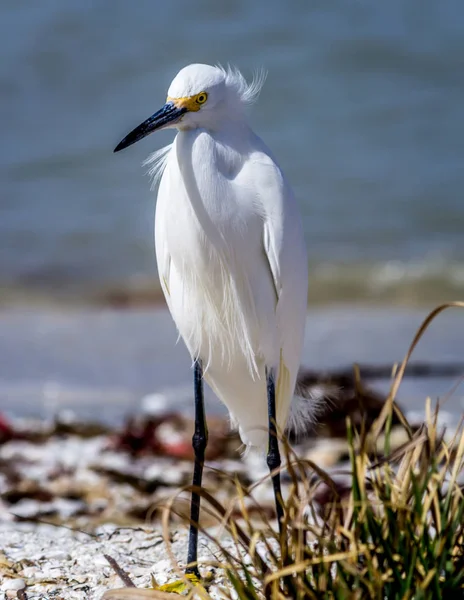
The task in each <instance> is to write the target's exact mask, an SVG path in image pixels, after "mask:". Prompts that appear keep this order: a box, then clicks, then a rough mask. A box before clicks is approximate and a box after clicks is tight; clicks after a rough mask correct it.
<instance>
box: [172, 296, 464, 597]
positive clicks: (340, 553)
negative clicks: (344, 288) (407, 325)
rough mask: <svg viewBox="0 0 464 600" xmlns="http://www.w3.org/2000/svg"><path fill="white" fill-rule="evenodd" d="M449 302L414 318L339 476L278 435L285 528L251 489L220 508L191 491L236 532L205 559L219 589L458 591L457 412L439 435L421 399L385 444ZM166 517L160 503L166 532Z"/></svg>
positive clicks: (463, 551)
mask: <svg viewBox="0 0 464 600" xmlns="http://www.w3.org/2000/svg"><path fill="white" fill-rule="evenodd" d="M450 306H454V307H457V306H459V307H464V303H450V304H447V305H443V306H441V307H439V308H437V309H436V310H435V311H433V312H432V313H431V314H430V315H429V317H427V319H426V320H425V321H424V324H423V325H422V327H421V328H420V329H419V331H418V332H417V334H416V337H415V339H414V341H413V343H412V344H411V348H410V350H409V352H408V353H407V355H406V358H405V360H404V362H403V364H402V365H401V367H400V369H399V370H398V373H397V375H396V377H395V379H394V381H393V383H392V387H391V393H390V395H389V398H388V400H387V402H386V404H385V407H384V410H383V411H382V413H381V415H380V417H379V418H378V420H377V421H376V422H375V423H374V424H373V426H372V427H371V428H370V430H369V431H365V430H356V431H355V430H354V429H353V428H351V427H350V426H349V427H348V430H349V446H350V465H351V468H350V472H349V473H348V477H349V483H348V485H344V486H343V487H341V486H340V485H339V484H337V478H336V477H334V475H333V474H332V476H330V475H329V474H328V473H327V472H325V471H324V470H322V469H321V468H319V467H318V466H317V465H316V464H314V463H312V462H310V461H305V460H301V459H299V458H298V457H297V456H295V455H294V454H293V453H292V451H291V450H290V448H289V447H288V445H287V465H286V470H287V473H288V476H289V477H290V478H291V482H292V485H291V493H290V494H289V495H288V497H287V498H286V500H285V529H286V531H287V536H286V537H285V539H284V538H282V539H279V535H278V534H277V533H276V530H277V528H276V526H275V524H271V523H270V522H269V520H268V517H267V516H266V513H265V511H264V510H260V507H259V506H255V505H254V504H253V489H243V488H241V487H240V486H239V485H237V498H236V499H235V500H234V505H233V507H232V506H229V507H227V508H226V507H223V506H221V505H220V504H219V503H218V502H217V501H216V500H215V499H214V498H213V497H212V496H211V495H210V494H208V493H207V492H205V491H203V492H202V496H203V505H206V508H207V509H208V510H210V511H211V512H214V513H215V514H216V515H218V518H219V519H220V521H221V523H222V525H223V526H224V528H225V529H226V530H227V531H228V533H229V534H230V536H232V538H233V540H234V541H235V549H231V548H232V546H231V545H230V544H229V545H227V547H225V546H224V544H222V545H221V541H220V540H217V544H218V546H219V548H220V554H221V555H222V556H221V558H220V559H218V562H217V565H216V566H217V567H220V568H222V569H224V570H225V572H226V575H227V580H228V583H229V584H230V585H229V588H228V589H225V590H224V597H237V595H238V597H239V598H240V599H246V600H257V599H258V598H271V599H273V600H274V599H276V600H277V599H278V598H279V599H280V598H284V597H287V598H288V597H290V598H295V599H303V598H311V599H312V598H314V599H320V598H334V599H335V598H336V599H346V598H352V599H357V598H363V599H364V598H373V599H374V598H375V599H377V598H379V599H383V598H388V599H389V600H392V599H397V598H398V599H400V598H401V599H413V598H414V599H428V598H430V599H432V598H433V599H434V600H438V599H440V598H452V597H453V598H454V597H464V595H462V594H463V591H464V490H463V486H462V481H461V483H460V480H459V477H460V475H461V472H462V470H463V467H464V430H463V423H462V421H461V422H460V423H458V424H457V427H456V431H455V433H454V435H453V436H450V435H447V436H445V435H444V432H443V431H440V428H439V427H438V425H437V417H438V410H439V408H438V406H437V408H436V409H435V410H432V409H431V404H430V402H429V403H428V404H427V411H426V412H427V418H426V422H425V423H424V424H423V426H422V427H421V428H420V429H419V430H418V431H416V432H415V433H414V434H413V433H412V432H411V428H410V427H409V425H408V423H407V421H406V419H405V418H404V416H403V415H402V414H401V413H400V414H399V415H398V416H399V417H400V421H401V422H402V424H403V427H404V428H405V430H406V432H407V434H408V436H409V441H408V442H407V443H406V444H404V446H403V447H402V448H400V449H397V450H395V452H394V453H390V452H389V436H390V425H391V419H392V415H393V411H394V410H395V411H399V409H398V408H397V407H396V405H395V404H394V402H393V400H394V398H395V395H396V392H397V390H398V387H399V385H400V382H401V378H402V376H403V373H404V369H405V367H406V364H407V361H408V360H409V356H410V355H411V353H412V350H413V349H414V347H415V345H416V344H417V342H418V341H419V339H420V337H421V336H422V334H423V333H424V331H425V330H426V328H427V326H428V325H429V323H430V322H431V321H432V320H433V318H434V317H435V316H436V315H438V314H439V313H440V312H442V311H443V310H444V309H445V308H449V307H450ZM380 436H382V439H384V440H385V442H384V443H385V452H384V457H386V458H378V459H377V458H375V457H372V453H369V452H368V451H367V447H368V445H369V447H370V448H372V443H369V444H368V442H372V438H374V439H379V437H380ZM445 437H446V440H445ZM345 475H346V474H345ZM322 497H323V498H324V502H323V503H321V498H322ZM250 506H253V509H254V510H253V511H252V514H251V511H250V509H249V507H250ZM237 510H239V511H240V513H241V519H240V521H241V526H240V525H239V522H238V521H237ZM232 515H233V516H232ZM257 515H258V517H257ZM168 517H169V515H168V513H166V514H165V525H166V533H167V531H168V528H167V523H168ZM204 533H205V534H206V535H209V534H208V532H207V531H205V532H204ZM194 589H195V593H197V594H199V596H200V597H203V598H209V597H210V596H209V594H208V591H207V587H206V586H205V587H203V586H196V587H195V588H194ZM191 593H194V590H193V589H191Z"/></svg>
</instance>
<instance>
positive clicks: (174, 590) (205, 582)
mask: <svg viewBox="0 0 464 600" xmlns="http://www.w3.org/2000/svg"><path fill="white" fill-rule="evenodd" d="M185 578H186V579H188V580H189V582H190V583H191V584H192V585H194V586H196V585H198V586H203V587H208V586H209V585H210V584H211V582H212V580H213V573H212V572H210V573H208V574H207V575H206V577H204V578H202V579H200V578H199V577H197V576H196V575H195V574H194V573H186V574H185ZM153 587H154V588H155V589H157V590H159V591H160V592H169V593H171V594H183V593H184V592H187V591H188V590H189V589H190V586H189V585H188V583H187V582H186V581H185V579H177V580H176V581H171V583H165V584H164V585H154V586H153Z"/></svg>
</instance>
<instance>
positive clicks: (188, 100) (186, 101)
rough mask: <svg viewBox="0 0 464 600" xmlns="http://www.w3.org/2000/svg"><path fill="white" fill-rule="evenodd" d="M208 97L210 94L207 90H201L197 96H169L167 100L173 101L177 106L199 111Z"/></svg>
mask: <svg viewBox="0 0 464 600" xmlns="http://www.w3.org/2000/svg"><path fill="white" fill-rule="evenodd" d="M207 99H208V94H207V93H206V92H200V93H199V94H196V95H195V96H188V97H185V98H171V97H170V96H168V97H167V99H166V102H172V103H173V104H174V105H175V106H177V108H186V109H187V110H189V111H192V112H197V111H198V110H200V108H201V106H202V104H204V103H205V102H206V100H207Z"/></svg>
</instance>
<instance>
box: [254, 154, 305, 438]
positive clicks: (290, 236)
mask: <svg viewBox="0 0 464 600" xmlns="http://www.w3.org/2000/svg"><path fill="white" fill-rule="evenodd" d="M256 162H257V163H259V168H256V167H257V165H256V164H255V168H254V169H253V172H254V173H255V176H256V174H259V175H258V180H257V181H256V185H257V189H258V190H259V197H260V203H261V211H262V214H263V219H264V230H263V246H264V252H265V256H266V259H267V262H268V266H269V269H270V271H271V274H272V279H273V281H274V286H275V292H276V308H275V315H276V320H277V331H278V335H279V338H280V361H279V367H278V378H277V382H276V408H277V421H278V424H279V426H280V427H281V428H284V427H285V421H286V418H287V414H288V409H289V405H290V401H291V398H292V396H293V393H294V389H295V382H296V376H297V373H298V369H299V366H300V360H301V350H302V345H303V338H304V326H305V320H306V306H307V289H308V266H307V254H306V247H305V241H304V235H303V229H302V222H301V218H300V216H299V212H298V207H297V203H296V200H295V197H294V195H293V192H292V190H291V188H290V186H289V185H288V183H287V182H286V181H285V178H284V176H283V175H282V172H281V171H280V169H279V168H278V167H277V165H276V164H275V162H274V160H273V159H272V158H271V157H270V156H269V155H268V154H261V153H260V154H258V156H257V158H256Z"/></svg>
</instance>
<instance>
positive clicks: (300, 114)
mask: <svg viewBox="0 0 464 600" xmlns="http://www.w3.org/2000/svg"><path fill="white" fill-rule="evenodd" d="M0 50H1V56H2V60H1V61H0V94H1V117H0V118H1V144H0V182H1V196H0V292H1V293H0V302H1V303H3V305H5V304H9V305H11V304H15V305H17V304H18V303H22V304H24V303H27V304H33V303H34V302H36V301H38V300H40V301H41V303H42V304H43V303H44V302H45V304H46V303H48V302H57V301H62V300H64V301H65V302H74V301H75V302H89V301H93V300H95V298H101V297H102V296H103V297H104V295H105V293H106V292H107V291H108V290H110V291H111V292H114V291H116V292H118V291H121V290H122V291H124V290H126V291H127V293H128V294H132V293H134V294H136V293H137V292H138V291H139V290H147V289H150V290H152V289H155V290H156V288H157V285H158V283H157V274H156V266H155V262H154V252H153V215H154V204H155V194H154V193H153V192H150V181H149V179H148V177H146V176H144V169H143V168H142V167H141V163H142V161H143V160H144V159H145V158H146V157H147V155H148V154H149V153H150V152H151V151H153V150H155V149H157V148H160V147H161V146H163V145H165V144H166V143H168V142H169V141H170V140H171V138H172V132H171V133H170V132H163V133H160V134H158V135H154V136H151V137H149V138H147V139H146V140H143V141H142V142H140V143H138V144H137V145H136V146H134V147H132V148H131V149H130V150H128V151H126V152H124V153H121V154H118V155H114V154H113V153H112V150H113V148H114V146H115V145H116V143H117V142H118V141H119V140H120V139H121V138H122V137H123V135H125V134H126V133H127V132H128V131H129V130H130V129H132V128H133V127H134V126H135V125H137V124H138V123H139V122H141V121H142V120H144V119H145V118H146V117H148V116H149V115H151V114H152V113H153V112H154V111H155V110H156V109H157V108H158V107H159V106H161V104H162V103H163V101H164V99H165V95H166V90H167V88H168V85H169V83H170V81H171V79H172V78H173V76H174V75H175V74H176V73H177V71H178V70H179V69H180V68H181V67H183V66H184V65H186V64H188V63H191V62H207V63H218V62H219V63H223V64H227V63H228V62H230V63H232V64H235V65H237V66H238V67H240V68H241V69H242V70H243V72H244V73H245V75H246V76H248V77H251V76H252V73H253V70H255V69H257V68H259V67H263V68H265V69H266V70H267V71H268V78H267V81H266V84H265V86H264V88H263V90H262V93H261V97H260V99H259V101H258V103H257V105H256V106H255V107H254V109H253V110H252V113H251V116H250V118H251V121H252V124H253V126H254V128H255V129H256V131H257V132H258V133H259V134H260V135H261V136H262V137H263V138H264V139H265V141H266V142H267V143H268V145H269V146H270V147H271V148H272V150H273V152H274V154H275V155H276V156H277V158H278V160H279V161H280V163H281V165H282V167H283V168H284V170H285V172H286V173H287V175H288V177H289V179H290V181H291V182H292V184H293V186H294V189H295V192H296V194H297V197H298V201H299V204H300V208H301V212H302V214H303V219H304V226H305V232H306V238H307V243H308V250H309V262H310V266H311V290H310V301H312V302H319V303H329V302H348V301H349V302H357V301H363V302H370V303H384V304H387V305H391V304H408V305H412V306H414V305H425V304H427V305H429V304H433V303H434V302H436V301H439V300H442V299H450V298H456V297H459V295H460V294H461V296H462V295H463V291H464V200H463V189H464V168H463V164H464V76H463V73H464V3H463V2H462V1H461V0H454V1H453V0H441V1H440V2H435V1H432V0H410V1H409V2H404V1H403V0H390V1H389V2H381V3H379V2H372V1H371V0H356V1H352V2H348V1H346V0H331V1H329V0H311V2H308V1H307V0H290V1H283V0H282V1H280V2H278V1H273V0H265V1H264V0H262V1H254V2H249V1H246V0H243V1H240V0H238V1H237V0H221V2H217V1H216V0H199V1H197V2H181V1H178V0H170V1H169V2H153V1H150V0H139V1H138V2H135V3H134V2H125V1H122V0H111V1H110V0H92V1H90V0H81V1H79V2H77V1H76V2H62V1H61V0H41V1H40V2H35V1H33V0H29V1H27V0H23V1H21V2H18V1H17V0H3V2H2V3H1V4H0Z"/></svg>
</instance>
